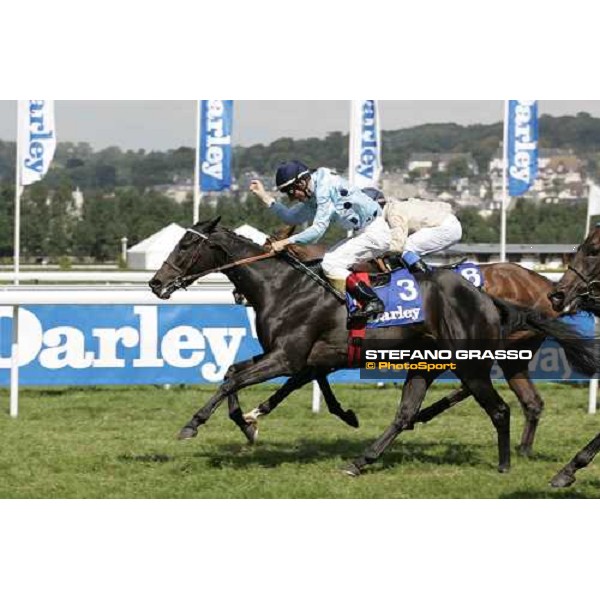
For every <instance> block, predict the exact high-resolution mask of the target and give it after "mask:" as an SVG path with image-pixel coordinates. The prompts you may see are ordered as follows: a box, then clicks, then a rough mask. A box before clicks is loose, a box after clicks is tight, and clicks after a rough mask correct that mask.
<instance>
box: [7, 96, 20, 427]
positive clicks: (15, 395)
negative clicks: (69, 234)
mask: <svg viewBox="0 0 600 600" xmlns="http://www.w3.org/2000/svg"><path fill="white" fill-rule="evenodd" d="M19 112H20V107H19V102H18V101H17V143H16V145H15V148H16V155H15V218H14V227H15V231H14V248H13V263H14V264H13V268H14V274H13V284H14V285H19V263H20V261H21V193H22V190H23V188H22V187H21V169H20V168H19V164H20V162H21V147H20V138H21V127H22V125H21V115H20V114H19ZM9 403H10V406H9V414H10V416H11V417H17V416H18V415H19V306H18V305H16V304H15V305H14V306H13V310H12V336H11V347H10V401H9Z"/></svg>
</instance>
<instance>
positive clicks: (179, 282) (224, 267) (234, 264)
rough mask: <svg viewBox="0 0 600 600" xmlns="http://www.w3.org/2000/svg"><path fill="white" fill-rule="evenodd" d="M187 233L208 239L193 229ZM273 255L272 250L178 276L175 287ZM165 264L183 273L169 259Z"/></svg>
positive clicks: (181, 286)
mask: <svg viewBox="0 0 600 600" xmlns="http://www.w3.org/2000/svg"><path fill="white" fill-rule="evenodd" d="M187 231H189V232H190V233H195V234H196V235H197V236H199V237H201V238H203V239H205V240H207V239H208V236H207V235H204V234H203V233H200V232H199V231H196V230H195V229H188V230H187ZM275 254H276V253H275V252H273V250H270V251H269V252H265V253H264V254H259V255H258V256H249V257H247V258H240V259H239V260H236V261H233V262H230V263H227V264H225V265H221V266H220V267H215V268H214V269H209V270H208V271H204V272H203V273H197V274H194V275H180V276H178V277H177V279H176V283H177V287H178V288H183V289H185V288H186V287H187V286H186V285H185V282H187V281H193V280H195V279H199V278H200V277H204V276H205V275H210V273H220V272H221V271H226V270H227V269H233V268H234V267H239V266H241V265H248V264H250V263H253V262H258V261H259V260H264V259H265V258H271V257H272V256H275ZM165 264H167V265H168V266H169V267H171V268H172V269H174V270H175V271H177V272H178V273H182V272H183V271H182V269H180V268H179V267H178V266H176V265H174V264H173V263H171V262H170V261H169V259H167V260H165Z"/></svg>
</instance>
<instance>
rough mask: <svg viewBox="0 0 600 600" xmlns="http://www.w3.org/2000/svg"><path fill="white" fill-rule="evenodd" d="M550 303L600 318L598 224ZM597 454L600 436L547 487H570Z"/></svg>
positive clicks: (553, 294)
mask: <svg viewBox="0 0 600 600" xmlns="http://www.w3.org/2000/svg"><path fill="white" fill-rule="evenodd" d="M550 300H551V301H552V306H553V307H554V309H555V310H557V311H564V312H575V311H577V310H588V311H590V312H592V313H594V314H595V315H596V316H597V317H600V225H596V226H595V227H593V228H592V230H591V231H590V233H589V234H588V236H587V237H586V238H585V241H584V242H583V244H581V246H579V248H577V252H576V254H575V256H574V257H573V260H572V261H571V263H570V264H569V267H568V269H567V271H566V273H565V274H564V275H563V276H562V278H561V279H560V281H559V282H558V283H557V284H556V287H555V289H554V291H553V292H552V293H551V294H550ZM597 344H598V342H595V345H596V346H597ZM596 349H597V348H596ZM598 452H600V433H599V434H598V435H597V436H596V437H595V438H594V439H593V440H592V441H591V442H589V443H588V444H587V445H586V446H585V447H584V448H583V449H581V450H580V451H579V452H577V454H575V456H574V457H573V459H572V460H571V461H570V462H568V463H567V464H566V465H565V466H564V467H563V468H562V469H561V470H560V471H559V472H558V473H557V474H556V475H555V476H554V477H553V478H552V481H551V485H552V486H553V487H558V488H562V487H567V486H569V485H571V484H573V483H574V482H575V473H576V472H577V471H578V470H579V469H583V468H584V467H586V466H587V465H589V464H590V462H592V460H593V458H594V457H595V456H596V454H598Z"/></svg>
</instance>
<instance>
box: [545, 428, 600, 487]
mask: <svg viewBox="0 0 600 600" xmlns="http://www.w3.org/2000/svg"><path fill="white" fill-rule="evenodd" d="M598 452H600V433H599V434H598V435H597V436H596V437H595V438H594V439H593V440H592V441H591V442H590V443H589V444H587V446H585V447H584V448H583V449H582V450H580V451H579V452H578V453H577V454H576V455H575V456H574V457H573V459H572V460H571V462H569V463H567V464H566V465H565V466H564V467H563V468H562V469H561V470H560V471H559V472H558V473H557V474H556V475H555V476H554V477H553V478H552V481H550V485H551V486H552V487H556V488H563V487H568V486H570V485H571V484H572V483H574V482H575V472H576V471H578V470H579V469H583V468H584V467H587V466H588V465H589V464H590V462H592V459H593V458H594V456H596V454H598Z"/></svg>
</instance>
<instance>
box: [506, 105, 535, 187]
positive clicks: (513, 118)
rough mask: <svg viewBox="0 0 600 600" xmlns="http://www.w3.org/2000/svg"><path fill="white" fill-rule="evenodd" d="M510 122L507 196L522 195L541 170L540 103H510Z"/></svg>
mask: <svg viewBox="0 0 600 600" xmlns="http://www.w3.org/2000/svg"><path fill="white" fill-rule="evenodd" d="M507 119H508V123H507V133H508V142H507V157H508V167H507V171H508V194H509V196H522V195H523V194H524V193H525V192H526V191H527V190H528V189H529V188H530V187H531V186H532V185H533V182H534V180H535V178H536V176H537V170H538V110H537V100H509V101H508V116H507Z"/></svg>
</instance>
